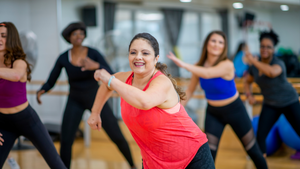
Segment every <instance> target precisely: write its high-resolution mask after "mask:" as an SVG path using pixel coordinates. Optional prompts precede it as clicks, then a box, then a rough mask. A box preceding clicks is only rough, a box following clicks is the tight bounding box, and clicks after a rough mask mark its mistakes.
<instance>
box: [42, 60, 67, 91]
mask: <svg viewBox="0 0 300 169" xmlns="http://www.w3.org/2000/svg"><path fill="white" fill-rule="evenodd" d="M61 60H62V56H60V57H59V58H58V59H57V60H56V63H55V65H54V67H53V69H52V71H51V73H50V75H49V77H48V80H47V82H46V83H45V84H44V85H43V86H42V88H41V89H40V90H44V91H45V92H48V91H49V90H50V89H51V88H52V87H53V86H54V85H55V83H56V81H57V79H58V77H59V75H60V72H61V69H62V68H63V66H62V63H61V62H62V61H61Z"/></svg>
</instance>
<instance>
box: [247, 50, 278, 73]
mask: <svg viewBox="0 0 300 169" xmlns="http://www.w3.org/2000/svg"><path fill="white" fill-rule="evenodd" d="M246 58H247V60H248V61H249V63H250V64H253V65H254V66H255V67H256V68H257V69H258V70H259V71H261V72H262V73H263V74H264V75H266V76H268V77H270V78H275V77H277V76H279V75H280V74H281V73H282V68H281V67H280V66H279V65H277V64H274V65H269V64H266V63H263V62H260V61H259V60H258V59H257V58H256V57H253V56H252V55H251V53H249V52H248V53H246Z"/></svg>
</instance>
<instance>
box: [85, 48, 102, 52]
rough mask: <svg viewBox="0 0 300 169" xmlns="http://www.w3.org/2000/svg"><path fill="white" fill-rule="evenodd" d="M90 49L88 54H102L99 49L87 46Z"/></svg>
mask: <svg viewBox="0 0 300 169" xmlns="http://www.w3.org/2000/svg"><path fill="white" fill-rule="evenodd" d="M85 47H86V48H87V49H88V53H100V52H99V50H98V49H95V48H92V47H89V46H85Z"/></svg>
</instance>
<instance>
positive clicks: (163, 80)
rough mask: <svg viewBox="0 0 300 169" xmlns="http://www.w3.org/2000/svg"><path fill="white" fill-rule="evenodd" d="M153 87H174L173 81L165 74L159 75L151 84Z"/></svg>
mask: <svg viewBox="0 0 300 169" xmlns="http://www.w3.org/2000/svg"><path fill="white" fill-rule="evenodd" d="M151 85H161V86H163V87H164V88H169V87H171V86H173V84H172V82H171V80H170V79H169V78H168V77H167V76H165V75H164V74H162V75H159V76H157V77H156V78H155V79H153V80H152V81H151V83H150V86H151Z"/></svg>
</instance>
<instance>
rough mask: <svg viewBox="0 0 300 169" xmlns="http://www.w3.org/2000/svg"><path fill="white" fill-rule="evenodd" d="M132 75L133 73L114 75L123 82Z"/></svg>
mask: <svg viewBox="0 0 300 169" xmlns="http://www.w3.org/2000/svg"><path fill="white" fill-rule="evenodd" d="M131 74H132V71H128V72H117V73H115V74H114V76H115V77H116V78H117V79H119V80H121V81H122V82H126V80H127V79H128V78H129V76H130V75H131Z"/></svg>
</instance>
